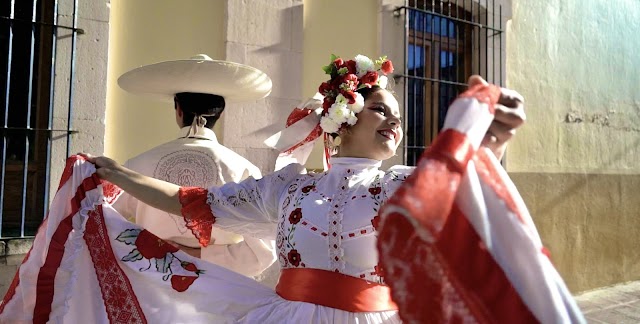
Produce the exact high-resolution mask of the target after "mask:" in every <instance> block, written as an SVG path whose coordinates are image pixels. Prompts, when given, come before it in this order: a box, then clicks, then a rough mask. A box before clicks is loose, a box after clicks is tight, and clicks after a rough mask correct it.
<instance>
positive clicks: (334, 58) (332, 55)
mask: <svg viewBox="0 0 640 324" xmlns="http://www.w3.org/2000/svg"><path fill="white" fill-rule="evenodd" d="M336 59H338V57H337V56H336V55H335V54H331V63H333V61H335V60H336Z"/></svg>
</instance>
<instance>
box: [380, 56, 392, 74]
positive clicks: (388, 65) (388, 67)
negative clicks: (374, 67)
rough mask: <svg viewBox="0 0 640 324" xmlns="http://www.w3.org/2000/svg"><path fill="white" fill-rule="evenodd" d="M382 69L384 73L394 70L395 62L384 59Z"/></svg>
mask: <svg viewBox="0 0 640 324" xmlns="http://www.w3.org/2000/svg"><path fill="white" fill-rule="evenodd" d="M380 70H382V73H384V74H385V75H387V74H389V73H391V72H393V63H391V61H389V60H386V61H384V63H382V67H381V68H380Z"/></svg>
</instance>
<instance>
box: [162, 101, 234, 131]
mask: <svg viewBox="0 0 640 324" xmlns="http://www.w3.org/2000/svg"><path fill="white" fill-rule="evenodd" d="M173 102H174V108H175V109H178V105H180V109H182V112H183V114H182V124H183V125H184V126H191V123H193V118H194V117H195V115H213V116H203V117H205V118H206V119H207V123H206V125H205V127H207V128H213V125H215V124H216V122H217V121H218V118H220V114H222V112H223V111H224V106H225V102H224V98H223V97H221V96H217V95H213V94H208V93H192V92H180V93H176V95H175V97H174V98H173Z"/></svg>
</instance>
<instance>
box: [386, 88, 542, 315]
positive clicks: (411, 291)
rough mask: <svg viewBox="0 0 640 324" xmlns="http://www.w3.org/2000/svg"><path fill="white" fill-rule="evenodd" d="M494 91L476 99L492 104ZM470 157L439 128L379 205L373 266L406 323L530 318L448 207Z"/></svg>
mask: <svg viewBox="0 0 640 324" xmlns="http://www.w3.org/2000/svg"><path fill="white" fill-rule="evenodd" d="M494 88H497V87H484V88H483V89H484V92H489V93H488V94H487V93H484V92H483V91H479V92H481V93H484V97H482V98H480V99H478V100H480V101H482V100H489V102H487V103H488V104H489V105H490V106H492V105H493V104H495V102H496V101H497V98H498V96H496V95H495V93H494V92H495V91H494V90H495V89H494ZM487 89H488V90H487ZM475 90H478V89H475ZM479 90H482V89H479ZM498 90H499V89H498ZM470 93H471V94H469V93H467V95H465V96H472V95H473V96H474V97H476V95H474V92H473V91H471V92H470ZM477 93H478V91H476V94H477ZM498 95H499V92H498ZM474 154H475V152H474V150H473V148H472V146H471V145H470V143H469V141H468V139H467V138H466V136H464V135H463V134H460V133H458V132H456V131H445V132H443V133H442V134H440V136H438V138H437V139H436V141H435V143H434V145H433V146H432V147H431V148H430V149H429V150H427V151H426V152H425V154H424V155H423V157H422V159H421V161H420V162H419V163H418V167H417V169H416V170H415V171H414V172H413V174H412V175H411V176H410V177H409V178H408V179H407V180H406V181H405V182H404V184H403V185H402V186H401V187H400V188H399V189H398V190H397V191H396V193H395V195H393V196H392V197H391V198H390V199H389V200H388V201H387V203H386V204H385V205H384V206H383V208H382V209H381V212H380V215H381V218H382V220H383V221H382V224H381V225H380V229H379V237H378V242H377V245H378V250H379V254H380V265H381V266H382V267H383V268H384V275H385V277H386V278H385V279H386V282H387V283H388V284H389V285H390V286H391V288H392V294H393V299H394V301H395V302H396V303H397V304H398V306H399V314H400V317H401V318H402V320H403V321H405V322H408V323H412V322H418V323H424V322H430V323H451V322H459V323H467V322H468V323H515V322H518V323H536V322H537V320H536V319H535V317H534V316H533V314H532V313H531V312H530V310H529V309H528V308H527V306H526V305H525V304H524V303H523V301H522V299H521V298H520V296H519V295H518V293H517V291H516V290H515V289H514V287H513V286H512V285H511V282H510V281H509V279H508V278H507V277H506V275H505V273H504V271H503V270H502V268H501V267H500V266H499V265H498V264H497V263H496V261H495V260H494V259H493V257H492V256H491V254H490V252H489V251H488V250H487V249H486V247H484V245H483V243H482V239H481V238H480V237H479V236H478V234H477V233H476V232H475V230H474V228H473V226H472V225H471V224H470V223H469V221H468V219H467V217H466V216H465V215H464V214H463V213H462V212H461V211H460V210H459V209H458V207H457V206H456V204H455V196H456V192H457V190H458V187H459V185H460V181H461V178H462V174H463V173H464V170H465V169H466V166H467V163H468V162H469V160H470V159H471V158H473V156H474ZM407 255H410V256H411V257H410V258H407V257H406V256H407ZM469 269H473V271H469Z"/></svg>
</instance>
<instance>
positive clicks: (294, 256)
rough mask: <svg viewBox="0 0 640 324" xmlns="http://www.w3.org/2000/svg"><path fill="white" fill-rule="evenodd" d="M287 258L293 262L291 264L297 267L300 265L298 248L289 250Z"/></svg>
mask: <svg viewBox="0 0 640 324" xmlns="http://www.w3.org/2000/svg"><path fill="white" fill-rule="evenodd" d="M287 259H289V263H291V265H293V266H294V267H297V266H299V265H300V259H301V258H300V253H298V250H295V249H294V250H291V251H289V255H288V256H287Z"/></svg>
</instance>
